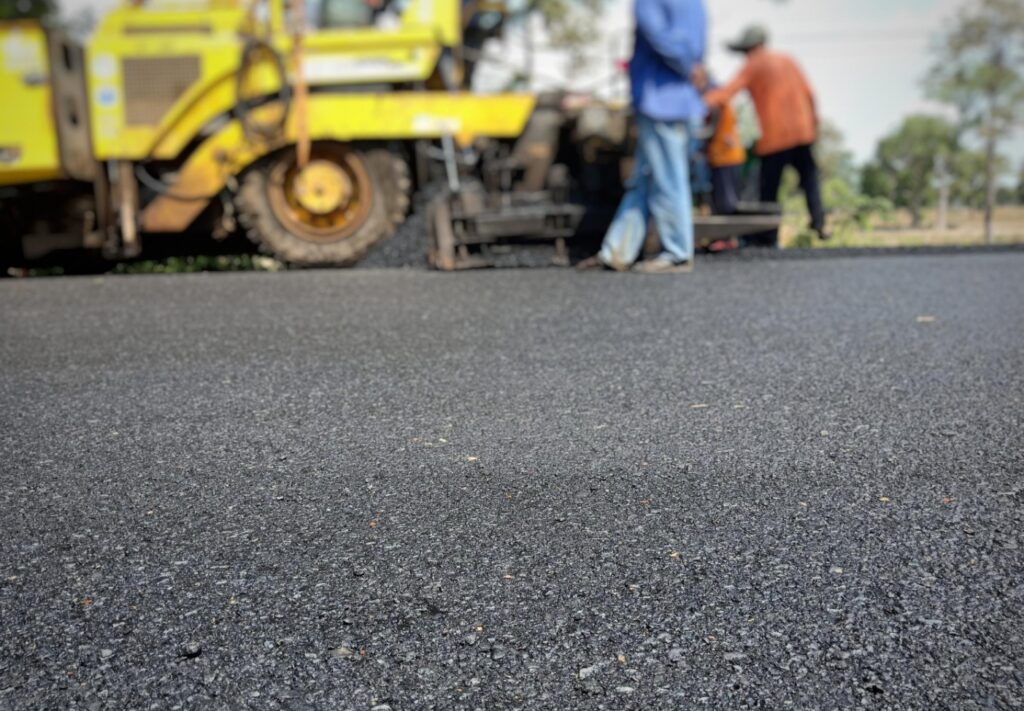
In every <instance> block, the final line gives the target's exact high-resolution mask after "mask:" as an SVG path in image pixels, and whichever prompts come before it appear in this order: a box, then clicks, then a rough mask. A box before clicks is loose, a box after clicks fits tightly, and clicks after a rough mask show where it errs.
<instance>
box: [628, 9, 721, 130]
mask: <svg viewBox="0 0 1024 711" xmlns="http://www.w3.org/2000/svg"><path fill="white" fill-rule="evenodd" d="M635 15H636V42H635V47H634V50H633V60H632V61H631V62H630V63H629V79H630V83H631V85H632V89H633V108H634V109H635V110H636V111H637V112H638V113H640V114H643V115H644V116H647V117H648V118H652V119H654V120H656V121H687V120H690V119H694V118H697V117H699V116H702V115H703V114H704V102H703V101H702V100H701V98H700V94H699V93H698V92H697V90H696V89H695V88H694V86H693V84H691V83H690V70H691V69H693V66H694V65H695V64H700V63H701V62H703V61H704V50H705V46H706V42H707V15H706V13H705V11H704V2H703V0H636V6H635Z"/></svg>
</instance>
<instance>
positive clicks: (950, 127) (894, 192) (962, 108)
mask: <svg viewBox="0 0 1024 711" xmlns="http://www.w3.org/2000/svg"><path fill="white" fill-rule="evenodd" d="M925 91H926V94H927V95H928V97H929V98H932V99H935V100H937V101H939V102H941V103H943V104H946V105H948V106H949V107H951V108H952V109H953V110H954V111H953V112H954V114H955V116H956V118H955V120H949V119H946V118H944V117H941V116H931V115H915V116H910V117H908V118H906V119H905V120H904V121H903V123H902V125H900V126H899V128H897V129H896V131H895V132H893V133H892V134H891V135H889V136H887V137H885V138H883V139H882V140H881V141H880V142H879V144H878V148H877V150H876V152H875V156H874V158H873V159H872V160H871V161H870V162H869V163H868V164H867V165H866V166H865V167H864V168H863V171H862V173H861V180H860V186H859V187H860V189H861V191H862V192H863V194H864V195H866V196H869V197H886V198H888V199H889V200H891V201H892V202H893V204H895V205H896V206H897V207H903V208H906V209H907V210H909V211H910V214H911V216H912V219H913V221H914V224H915V226H916V225H919V224H920V223H921V219H922V211H923V210H924V209H925V208H927V207H931V206H937V207H938V211H937V217H936V223H937V224H936V226H937V227H938V228H940V229H942V228H944V227H945V214H946V208H947V207H948V206H949V205H950V204H951V203H956V204H960V205H964V206H968V207H975V208H979V209H982V210H984V212H985V238H986V240H987V241H989V242H991V241H992V238H993V213H994V210H995V207H996V205H997V204H1000V203H1004V204H1005V203H1024V165H1022V166H1020V169H1019V173H1018V175H1017V184H1016V187H1012V186H1011V185H1009V184H1007V183H1006V182H1004V181H1003V179H1004V178H1007V177H1009V176H1008V173H1009V171H1010V170H1011V169H1012V166H1011V165H1010V164H1009V162H1008V161H1007V159H1006V158H1005V156H1004V155H1003V154H1002V152H1001V150H1002V148H1003V146H1004V145H1005V143H1006V142H1007V141H1008V140H1009V139H1010V138H1011V137H1012V136H1013V135H1014V132H1015V131H1018V130H1021V126H1022V125H1024V2H1022V0H980V1H979V2H973V3H968V4H967V5H965V6H964V7H963V8H962V9H961V10H960V12H959V13H958V14H957V15H956V17H955V18H954V19H953V22H952V23H951V25H950V27H949V28H948V30H947V31H946V32H945V33H944V34H943V36H942V37H941V38H940V40H939V41H938V42H937V44H936V46H935V62H934V65H933V66H932V68H931V70H930V72H929V73H928V76H927V77H926V79H925Z"/></svg>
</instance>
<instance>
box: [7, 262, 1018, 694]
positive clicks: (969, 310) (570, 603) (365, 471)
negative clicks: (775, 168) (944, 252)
mask: <svg viewBox="0 0 1024 711" xmlns="http://www.w3.org/2000/svg"><path fill="white" fill-rule="evenodd" d="M0 304H2V305H0V333H2V334H3V335H2V338H0V524H2V531H3V535H2V537H0V708H4V709H6V708H67V709H103V708H138V709H145V708H154V709H164V708H185V709H196V708H259V709H262V708H268V709H273V708H283V709H302V708H331V709H348V708H352V709H380V710H384V709H387V708H390V709H394V710H397V709H421V708H440V709H448V708H453V709H457V708H465V709H476V708H481V709H504V708H524V709H527V708H529V709H532V708H546V709H568V708H609V709H622V708H657V709H662V708H697V707H709V708H742V707H761V708H782V707H794V708H846V707H858V706H859V707H866V708H899V709H911V708H913V709H941V708H956V709H992V708H1011V709H1012V708H1019V707H1021V706H1022V705H1024V691H1022V689H1024V577H1022V563H1024V541H1022V529H1024V513H1022V510H1024V446H1022V435H1024V427H1022V418H1024V254H1020V253H1008V254H975V255H965V256H955V257H948V256H945V257H944V256H929V257H878V258H875V257H870V258H861V259H816V260H813V261H785V260H782V261H775V260H767V261H744V260H725V261H714V260H705V261H703V262H701V263H700V264H699V265H698V268H697V271H696V272H695V273H694V274H692V275H677V276H661V277H644V276H636V275H629V274H625V275H620V274H610V273H576V272H573V271H570V270H555V269H545V270H531V271H491V272H475V273H460V274H436V273H430V272H426V271H417V270H391V271H386V270H379V271H374V270H360V271H301V272H287V273H280V274H258V273H250V274H199V275H179V276H135V277H110V276H107V277H85V278H63V279H38V280H6V281H4V282H0Z"/></svg>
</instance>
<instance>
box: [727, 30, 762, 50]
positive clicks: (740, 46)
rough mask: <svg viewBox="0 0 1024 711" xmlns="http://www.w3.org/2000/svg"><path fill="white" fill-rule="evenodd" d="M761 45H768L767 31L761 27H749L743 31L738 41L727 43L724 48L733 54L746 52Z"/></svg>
mask: <svg viewBox="0 0 1024 711" xmlns="http://www.w3.org/2000/svg"><path fill="white" fill-rule="evenodd" d="M763 44H768V30H766V29H765V28H764V26H762V25H751V26H750V27H748V28H747V29H745V30H743V34H742V35H740V37H739V39H737V40H734V41H732V42H729V43H728V44H727V45H726V46H727V47H728V48H729V49H731V50H732V51H733V52H748V51H750V50H752V49H753V48H754V47H760V46H761V45H763Z"/></svg>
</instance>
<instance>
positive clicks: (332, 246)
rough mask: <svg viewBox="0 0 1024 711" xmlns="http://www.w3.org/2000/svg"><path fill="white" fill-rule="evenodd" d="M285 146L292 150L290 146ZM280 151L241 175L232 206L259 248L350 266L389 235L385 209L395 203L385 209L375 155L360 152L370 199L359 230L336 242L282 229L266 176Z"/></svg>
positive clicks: (285, 258) (297, 260) (292, 259)
mask: <svg viewBox="0 0 1024 711" xmlns="http://www.w3.org/2000/svg"><path fill="white" fill-rule="evenodd" d="M285 150H294V149H293V148H289V149H285ZM279 155H280V153H278V154H276V155H274V156H270V157H268V158H266V159H264V160H263V161H260V163H259V164H257V165H256V166H254V167H253V168H252V169H251V170H249V171H248V172H247V173H246V174H245V175H244V176H243V178H242V181H241V185H240V186H239V190H238V194H237V195H236V197H235V206H236V209H237V212H238V219H239V222H241V224H242V227H243V228H244V229H245V232H246V234H247V235H248V236H249V239H251V240H252V241H253V242H255V243H256V244H257V245H258V246H259V248H260V251H263V252H266V253H268V254H271V255H273V256H274V257H276V258H277V259H279V260H281V261H282V262H285V263H287V264H292V265H295V266H307V267H313V266H341V267H345V266H351V265H353V264H355V263H356V262H358V261H359V260H360V259H361V258H362V257H363V256H364V255H365V254H366V253H367V252H368V251H369V250H370V248H371V247H373V245H375V244H377V243H378V242H380V241H381V240H383V239H386V238H387V237H389V236H391V234H392V233H393V232H394V229H395V224H394V223H393V221H392V220H391V219H390V215H389V212H391V213H392V214H393V213H394V207H395V205H394V204H392V206H391V208H392V209H390V210H389V205H388V204H387V203H388V202H391V201H389V200H388V198H387V197H386V195H387V193H386V192H385V191H383V190H382V189H381V187H380V186H381V179H380V177H379V175H378V172H377V170H375V169H374V166H375V164H376V165H377V166H379V165H380V161H379V159H377V160H372V161H371V160H370V159H369V158H368V156H367V154H366V153H363V152H360V155H361V157H362V158H363V160H364V163H365V165H366V167H367V171H368V172H369V174H370V181H371V184H372V185H373V203H372V204H371V206H370V212H369V214H368V215H367V216H366V220H365V221H364V222H363V224H362V226H361V227H360V228H359V230H358V231H357V232H356V233H355V234H353V235H352V236H350V237H348V238H346V239H342V240H338V241H337V242H315V241H311V240H306V239H303V238H301V237H298V236H296V235H294V234H292V233H291V232H289V231H288V229H286V228H285V227H284V226H283V225H282V224H281V222H280V221H279V220H278V219H277V217H276V216H275V215H274V212H273V210H272V209H271V208H270V201H269V199H268V194H269V192H268V191H269V189H270V188H269V185H268V181H269V176H270V172H271V170H272V169H273V166H274V164H275V162H276V160H277V159H278V156H279Z"/></svg>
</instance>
